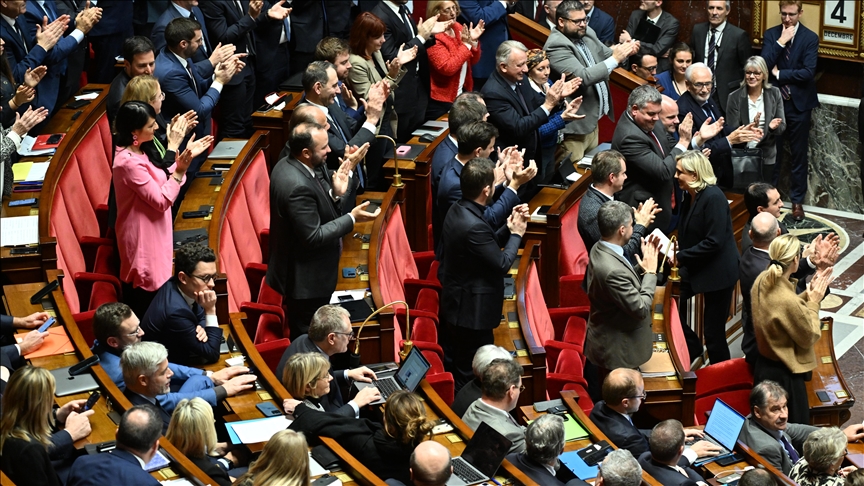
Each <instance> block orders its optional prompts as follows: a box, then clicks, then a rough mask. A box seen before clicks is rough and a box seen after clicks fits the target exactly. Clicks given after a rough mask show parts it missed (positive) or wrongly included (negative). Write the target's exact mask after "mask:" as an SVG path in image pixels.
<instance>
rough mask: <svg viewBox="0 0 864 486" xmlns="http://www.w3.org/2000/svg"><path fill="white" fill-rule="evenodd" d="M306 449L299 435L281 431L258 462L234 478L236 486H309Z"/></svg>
mask: <svg viewBox="0 0 864 486" xmlns="http://www.w3.org/2000/svg"><path fill="white" fill-rule="evenodd" d="M309 483H310V479H309V448H308V445H307V444H306V438H305V437H304V436H303V434H302V433H299V432H295V431H293V430H280V431H279V432H277V433H276V435H274V436H273V437H271V438H270V440H269V441H267V444H266V445H265V446H264V451H263V452H261V456H259V457H258V460H257V461H253V462H252V464H250V465H249V470H248V471H247V472H246V474H244V475H242V476H240V477H239V478H237V482H236V483H234V484H236V485H238V486H277V485H278V486H309Z"/></svg>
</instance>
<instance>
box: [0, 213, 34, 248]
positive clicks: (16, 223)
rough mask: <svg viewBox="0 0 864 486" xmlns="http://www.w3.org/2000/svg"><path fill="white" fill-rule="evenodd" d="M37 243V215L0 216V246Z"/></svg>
mask: <svg viewBox="0 0 864 486" xmlns="http://www.w3.org/2000/svg"><path fill="white" fill-rule="evenodd" d="M36 243H39V216H16V217H12V218H0V246H17V245H34V244H36Z"/></svg>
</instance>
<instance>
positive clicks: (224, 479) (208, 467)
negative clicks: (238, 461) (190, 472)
mask: <svg viewBox="0 0 864 486" xmlns="http://www.w3.org/2000/svg"><path fill="white" fill-rule="evenodd" d="M187 458H188V459H189V460H190V461H192V463H193V464H195V465H196V466H198V467H199V468H200V469H201V471H203V472H204V474H206V475H208V476H210V479H212V480H213V482H215V483H216V484H217V485H218V486H231V477H230V476H229V475H228V471H226V470H224V469H222V468H221V467H219V466H218V465H216V463H215V462H213V461H215V460H216V459H218V458H216V457H211V456H207V455H205V456H203V457H191V456H187Z"/></svg>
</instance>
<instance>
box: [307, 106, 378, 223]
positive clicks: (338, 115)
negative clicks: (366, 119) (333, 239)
mask: <svg viewBox="0 0 864 486" xmlns="http://www.w3.org/2000/svg"><path fill="white" fill-rule="evenodd" d="M300 104H301V105H304V104H309V102H308V101H306V100H305V99H304V100H303V101H302V102H301V103H300ZM327 112H328V113H330V118H332V120H333V122H335V124H338V125H339V128H341V129H342V133H344V134H345V137H346V138H347V139H348V143H347V145H356V146H358V147H359V146H361V145H363V144H364V143H366V142H369V143H370V144H372V143H374V142H375V134H374V133H372V132H370V131H369V130H367V129H365V128H363V123H362V122H358V121H357V120H355V119H353V118H351V117H349V116H348V115H347V114H346V113H345V112H344V111H342V108H340V107H339V104H338V103H333V104H332V105H330V106H328V107H327ZM327 141H328V145H329V146H330V153H328V154H327V168H328V169H330V170H338V169H339V166H340V165H341V164H340V163H339V158H340V157H344V156H345V147H346V143H345V141H344V140H343V139H342V137H341V136H340V135H339V132H338V130H337V129H336V127H335V126H334V123H330V129H329V130H327ZM354 177H357V176H356V174H355V176H354ZM352 207H353V206H352Z"/></svg>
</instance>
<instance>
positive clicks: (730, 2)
mask: <svg viewBox="0 0 864 486" xmlns="http://www.w3.org/2000/svg"><path fill="white" fill-rule="evenodd" d="M705 3H707V4H708V5H709V6H710V5H711V0H708V1H707V2H705ZM726 10H732V1H731V0H726Z"/></svg>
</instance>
